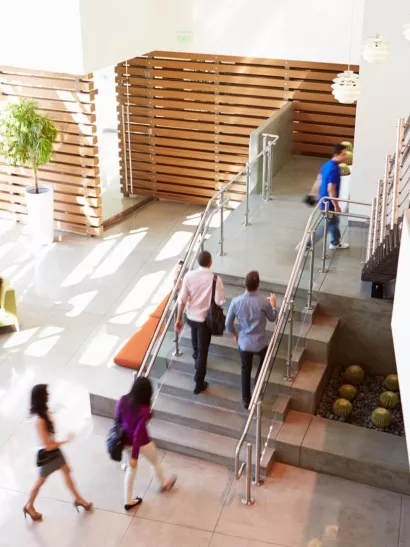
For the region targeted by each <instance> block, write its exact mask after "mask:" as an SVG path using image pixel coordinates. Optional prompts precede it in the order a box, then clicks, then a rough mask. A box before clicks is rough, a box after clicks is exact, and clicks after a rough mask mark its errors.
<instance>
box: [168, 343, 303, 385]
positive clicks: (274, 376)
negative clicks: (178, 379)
mask: <svg viewBox="0 0 410 547" xmlns="http://www.w3.org/2000/svg"><path fill="white" fill-rule="evenodd" d="M181 349H182V350H183V354H182V355H181V356H178V357H176V356H175V357H174V356H172V357H171V358H170V359H169V360H168V364H169V365H171V364H172V368H173V369H174V370H179V371H180V372H185V373H188V374H192V373H193V369H194V362H193V359H192V355H191V350H190V348H186V347H183V348H181ZM302 356H303V348H298V350H297V351H296V352H295V354H294V356H293V357H294V361H293V363H292V370H293V371H297V370H298V369H299V368H300V363H301V362H302ZM258 364H259V359H258V358H257V357H255V359H254V366H253V369H252V378H255V375H256V371H257V368H258ZM285 365H286V355H285V354H284V353H283V352H281V353H280V354H278V356H277V357H276V360H275V363H274V366H273V369H272V373H271V375H270V377H269V383H270V384H271V386H272V388H275V389H276V391H275V392H276V393H278V392H279V391H280V392H281V393H288V394H289V393H290V386H289V383H287V382H286V381H284V378H283V377H284V373H285ZM206 377H207V380H208V381H209V382H213V381H216V382H221V383H225V384H229V385H232V386H235V387H237V388H238V389H239V388H240V387H241V364H240V360H239V353H238V352H237V356H236V359H235V360H234V359H228V358H226V357H221V356H219V355H215V354H213V353H210V354H209V356H208V366H207V375H206Z"/></svg>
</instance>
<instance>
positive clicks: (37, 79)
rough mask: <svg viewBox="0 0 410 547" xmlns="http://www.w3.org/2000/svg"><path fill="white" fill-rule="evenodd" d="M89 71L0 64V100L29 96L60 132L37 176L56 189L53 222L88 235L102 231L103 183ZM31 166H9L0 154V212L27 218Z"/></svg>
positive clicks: (94, 93)
mask: <svg viewBox="0 0 410 547" xmlns="http://www.w3.org/2000/svg"><path fill="white" fill-rule="evenodd" d="M96 93H97V91H96V89H95V86H94V82H93V77H92V75H88V76H74V75H69V74H58V73H51V72H44V71H29V70H25V69H18V68H10V67H0V101H7V100H16V99H17V97H25V98H29V99H33V100H35V101H36V102H37V103H38V108H39V111H40V112H41V113H42V114H46V115H48V116H49V118H50V119H52V120H53V121H54V123H55V125H56V127H57V129H58V131H59V133H58V136H57V141H56V144H55V154H54V156H53V159H52V161H51V162H50V163H49V164H48V165H46V166H44V167H42V168H41V169H40V170H39V180H40V182H44V183H47V184H50V185H51V186H52V187H53V189H54V218H55V226H56V228H58V229H61V230H69V231H74V232H78V233H83V234H89V235H100V234H101V233H102V204H101V184H100V172H99V159H98V139H97V136H96V131H97V128H96V115H95V96H96ZM32 184H33V174H32V172H31V171H30V169H27V168H17V167H10V166H7V165H5V164H4V162H3V161H2V159H1V158H0V216H7V217H10V215H14V216H15V217H17V218H18V219H19V220H21V221H23V222H25V216H26V214H27V211H26V205H25V192H26V188H27V187H28V186H31V185H32Z"/></svg>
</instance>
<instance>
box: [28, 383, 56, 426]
mask: <svg viewBox="0 0 410 547" xmlns="http://www.w3.org/2000/svg"><path fill="white" fill-rule="evenodd" d="M47 387H48V386H47V384H37V385H36V386H34V387H33V389H32V390H31V406H30V414H32V415H34V414H37V416H40V418H43V420H44V421H45V422H46V425H47V431H48V432H49V433H54V425H53V422H52V421H51V420H50V417H49V415H48V405H47V402H48V390H47Z"/></svg>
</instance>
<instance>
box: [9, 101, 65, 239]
mask: <svg viewBox="0 0 410 547" xmlns="http://www.w3.org/2000/svg"><path fill="white" fill-rule="evenodd" d="M37 107H38V105H37V103H36V102H35V101H31V100H27V99H19V100H18V101H17V102H9V103H8V104H7V105H6V106H5V108H4V109H3V111H2V114H1V117H0V154H1V155H2V156H3V157H4V160H5V162H6V163H7V164H8V165H12V166H13V167H28V168H30V169H31V170H32V171H33V179H34V180H33V182H34V184H33V185H32V186H29V187H28V188H27V189H26V204H27V215H28V223H29V226H30V230H31V235H32V238H33V241H34V242H35V243H38V244H42V245H44V244H48V243H52V241H53V239H54V204H53V188H52V187H51V186H49V185H46V184H40V183H39V178H38V169H39V168H40V167H42V166H43V165H46V164H47V163H49V161H50V160H51V158H52V155H53V146H54V142H55V140H56V138H57V129H56V127H55V125H54V123H53V122H52V120H50V119H49V118H48V117H47V116H44V115H42V114H40V113H39V112H37Z"/></svg>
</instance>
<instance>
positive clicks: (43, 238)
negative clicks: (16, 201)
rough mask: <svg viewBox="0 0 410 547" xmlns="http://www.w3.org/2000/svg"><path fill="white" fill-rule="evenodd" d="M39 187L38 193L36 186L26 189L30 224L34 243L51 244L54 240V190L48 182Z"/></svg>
mask: <svg viewBox="0 0 410 547" xmlns="http://www.w3.org/2000/svg"><path fill="white" fill-rule="evenodd" d="M38 189H39V193H38V194H36V190H35V187H34V186H29V187H28V188H27V190H26V203H27V215H28V225H29V227H30V232H31V237H32V239H33V243H35V244H36V245H49V244H50V243H53V241H54V199H53V196H54V192H53V188H52V187H51V186H49V185H48V184H39V185H38Z"/></svg>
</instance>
